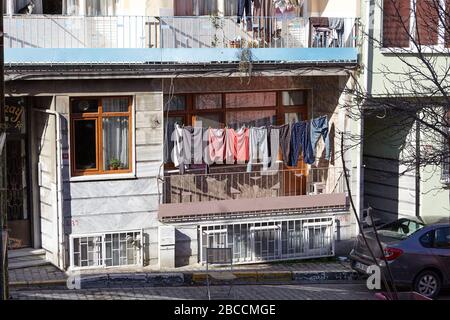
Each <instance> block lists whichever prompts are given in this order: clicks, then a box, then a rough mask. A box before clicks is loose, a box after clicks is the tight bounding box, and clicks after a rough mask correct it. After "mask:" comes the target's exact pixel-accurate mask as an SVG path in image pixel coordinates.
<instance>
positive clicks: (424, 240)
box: [419, 230, 434, 248]
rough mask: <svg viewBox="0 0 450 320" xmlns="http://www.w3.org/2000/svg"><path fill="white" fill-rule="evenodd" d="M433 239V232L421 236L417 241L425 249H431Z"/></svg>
mask: <svg viewBox="0 0 450 320" xmlns="http://www.w3.org/2000/svg"><path fill="white" fill-rule="evenodd" d="M433 237H434V230H433V231H430V232H427V233H425V234H424V235H423V236H421V237H420V239H419V241H420V243H421V244H422V246H424V247H425V248H431V247H432V246H433Z"/></svg>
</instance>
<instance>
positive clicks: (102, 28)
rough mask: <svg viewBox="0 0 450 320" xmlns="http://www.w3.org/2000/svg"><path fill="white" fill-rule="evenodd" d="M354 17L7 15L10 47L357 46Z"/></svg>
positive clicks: (8, 43)
mask: <svg viewBox="0 0 450 320" xmlns="http://www.w3.org/2000/svg"><path fill="white" fill-rule="evenodd" d="M355 22H356V19H355V18H320V20H318V19H317V18H296V17H284V18H281V17H254V18H252V19H251V20H245V21H244V23H242V24H237V18H236V17H209V16H202V17H150V16H108V17H83V16H58V15H45V16H44V15H29V16H25V15H16V16H5V17H4V30H5V47H6V48H242V47H250V48H312V47H322V48H323V47H355V46H356V35H357V33H356V24H355Z"/></svg>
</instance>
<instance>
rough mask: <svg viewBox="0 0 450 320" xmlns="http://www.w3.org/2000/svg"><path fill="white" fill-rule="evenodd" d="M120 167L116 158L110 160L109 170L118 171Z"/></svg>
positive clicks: (120, 164)
mask: <svg viewBox="0 0 450 320" xmlns="http://www.w3.org/2000/svg"><path fill="white" fill-rule="evenodd" d="M121 166H122V163H121V162H120V160H119V159H117V158H112V159H111V160H109V170H119V169H120V167H121Z"/></svg>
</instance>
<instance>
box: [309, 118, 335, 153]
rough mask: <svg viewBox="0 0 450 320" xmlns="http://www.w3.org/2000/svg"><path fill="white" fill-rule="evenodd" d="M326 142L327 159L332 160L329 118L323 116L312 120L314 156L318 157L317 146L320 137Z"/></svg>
mask: <svg viewBox="0 0 450 320" xmlns="http://www.w3.org/2000/svg"><path fill="white" fill-rule="evenodd" d="M321 136H322V137H323V139H324V141H325V159H326V160H330V153H331V151H330V133H329V129H328V118H327V117H326V116H322V117H319V118H315V119H312V120H311V145H312V148H313V156H314V157H315V156H316V145H317V142H318V141H319V139H320V137H321Z"/></svg>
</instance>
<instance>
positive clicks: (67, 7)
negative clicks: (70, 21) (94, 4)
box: [63, 0, 85, 16]
mask: <svg viewBox="0 0 450 320" xmlns="http://www.w3.org/2000/svg"><path fill="white" fill-rule="evenodd" d="M84 1H85V0H63V14H65V15H68V16H81V15H84V12H82V11H83V7H84V5H83V3H84ZM82 2H83V3H82Z"/></svg>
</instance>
